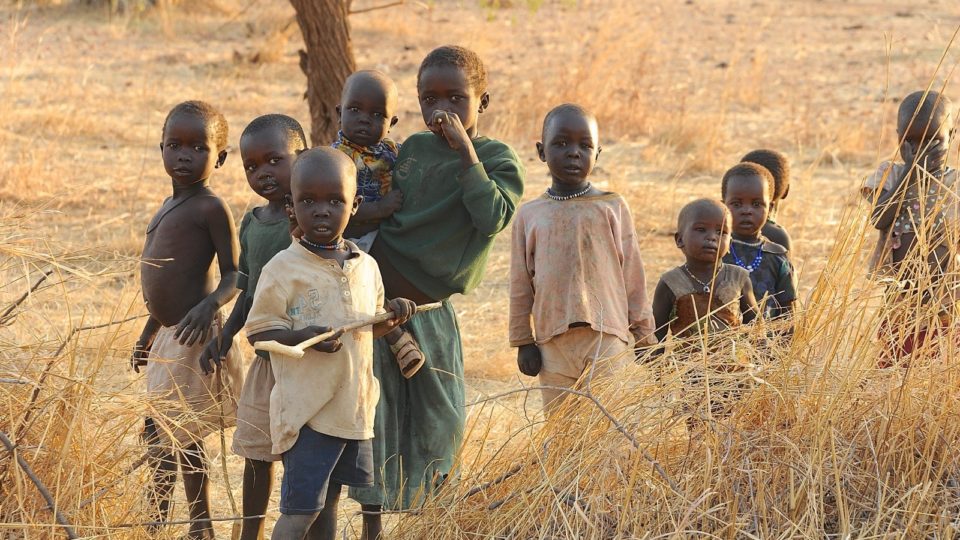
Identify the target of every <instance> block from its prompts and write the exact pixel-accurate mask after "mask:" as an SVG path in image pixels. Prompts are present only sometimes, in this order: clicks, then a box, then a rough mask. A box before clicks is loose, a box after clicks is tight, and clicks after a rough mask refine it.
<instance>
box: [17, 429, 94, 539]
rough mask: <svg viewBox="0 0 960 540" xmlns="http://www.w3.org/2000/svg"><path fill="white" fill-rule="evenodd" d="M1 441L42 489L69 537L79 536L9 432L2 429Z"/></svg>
mask: <svg viewBox="0 0 960 540" xmlns="http://www.w3.org/2000/svg"><path fill="white" fill-rule="evenodd" d="M0 442H2V443H3V445H4V446H5V447H6V448H7V451H9V452H10V453H11V454H13V456H14V457H15V458H16V460H17V464H18V465H20V468H21V469H22V470H23V472H24V474H26V475H27V477H28V478H30V481H31V482H33V485H35V486H37V490H38V491H40V495H42V496H43V498H44V500H46V501H47V506H48V507H49V508H51V509H53V515H54V517H55V518H56V519H57V523H59V524H60V526H61V527H63V530H64V531H66V533H67V538H78V536H77V533H75V532H73V527H71V526H70V523H69V522H67V519H66V518H65V517H64V516H63V514H62V513H60V510H57V509H56V508H55V507H54V505H55V503H54V500H53V495H51V494H50V490H49V489H47V486H45V485H43V482H41V481H40V479H39V478H37V475H36V474H34V472H33V469H31V468H30V464H29V463H27V461H26V460H25V459H23V456H21V455H20V452H17V447H16V446H15V445H14V444H13V442H12V441H11V440H10V438H9V437H7V434H6V433H4V432H2V431H0Z"/></svg>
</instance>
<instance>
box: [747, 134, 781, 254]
mask: <svg viewBox="0 0 960 540" xmlns="http://www.w3.org/2000/svg"><path fill="white" fill-rule="evenodd" d="M740 162H741V163H744V162H747V163H756V164H757V165H760V166H761V167H763V168H764V169H766V170H768V171H770V174H771V175H772V176H773V197H772V198H771V201H770V211H769V212H768V213H767V222H766V223H764V224H763V229H762V230H761V234H763V236H764V238H766V239H767V240H770V241H771V242H773V243H775V244H780V245H781V246H783V247H784V249H786V250H787V256H788V257H789V256H790V235H789V234H787V230H786V229H785V228H783V225H780V224H779V223H777V222H776V218H777V212H778V211H779V210H780V201H782V200H783V199H786V198H787V195H789V194H790V162H789V161H787V156H785V155H783V154H781V153H780V152H777V151H776V150H766V149H760V150H754V151H752V152H748V153H747V155H745V156H743V157H742V158H741V159H740Z"/></svg>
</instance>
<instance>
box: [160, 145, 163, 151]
mask: <svg viewBox="0 0 960 540" xmlns="http://www.w3.org/2000/svg"><path fill="white" fill-rule="evenodd" d="M160 153H161V154H162V153H163V143H162V142H161V143H160Z"/></svg>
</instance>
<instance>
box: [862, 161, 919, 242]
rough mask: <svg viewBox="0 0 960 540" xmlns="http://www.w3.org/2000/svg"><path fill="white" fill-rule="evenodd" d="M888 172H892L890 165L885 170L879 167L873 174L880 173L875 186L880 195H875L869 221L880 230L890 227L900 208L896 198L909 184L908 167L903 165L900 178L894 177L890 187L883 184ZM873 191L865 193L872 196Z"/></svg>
mask: <svg viewBox="0 0 960 540" xmlns="http://www.w3.org/2000/svg"><path fill="white" fill-rule="evenodd" d="M888 174H894V172H893V167H892V166H890V167H889V168H888V169H886V170H884V169H883V168H881V170H880V171H877V172H876V173H875V175H880V178H879V179H878V181H879V184H878V186H877V188H876V189H879V190H880V196H879V197H877V199H876V202H875V203H874V206H873V212H872V213H871V214H870V221H871V222H872V223H873V226H874V227H876V228H877V229H879V230H881V231H883V230H886V229H888V228H890V225H892V224H893V220H894V219H896V217H897V212H898V211H899V210H900V206H901V204H900V202H899V201H897V198H898V197H900V196H902V195H903V193H904V188H905V187H906V186H907V185H909V183H908V178H910V169H909V168H907V167H904V169H903V172H902V173H901V175H900V178H896V179H895V180H894V184H893V186H894V187H893V188H892V189H885V188H884V185H885V184H886V182H885V181H884V179H885V178H886V175H888ZM875 193H876V191H874V192H873V193H869V192H867V195H868V196H870V197H872V196H873V195H874V194H875Z"/></svg>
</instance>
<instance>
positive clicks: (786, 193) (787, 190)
mask: <svg viewBox="0 0 960 540" xmlns="http://www.w3.org/2000/svg"><path fill="white" fill-rule="evenodd" d="M789 194H790V186H787V189H785V190H783V195H782V196H781V197H780V199H781V200H782V199H786V198H787V195H789Z"/></svg>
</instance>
